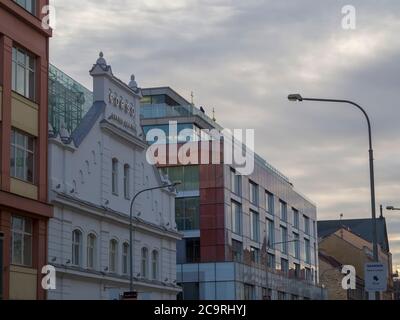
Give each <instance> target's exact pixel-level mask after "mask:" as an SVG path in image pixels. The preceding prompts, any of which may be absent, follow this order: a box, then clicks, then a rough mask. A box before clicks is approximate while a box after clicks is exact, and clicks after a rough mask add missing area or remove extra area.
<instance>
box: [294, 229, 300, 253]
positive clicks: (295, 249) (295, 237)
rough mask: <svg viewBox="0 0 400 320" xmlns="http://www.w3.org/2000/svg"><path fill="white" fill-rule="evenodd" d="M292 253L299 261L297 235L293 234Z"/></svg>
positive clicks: (298, 239) (298, 240)
mask: <svg viewBox="0 0 400 320" xmlns="http://www.w3.org/2000/svg"><path fill="white" fill-rule="evenodd" d="M293 240H294V241H293V253H294V257H295V258H296V259H300V238H299V235H298V234H297V233H293Z"/></svg>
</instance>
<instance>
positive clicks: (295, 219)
mask: <svg viewBox="0 0 400 320" xmlns="http://www.w3.org/2000/svg"><path fill="white" fill-rule="evenodd" d="M299 226H300V215H299V211H298V210H296V209H295V208H293V227H295V228H296V229H299Z"/></svg>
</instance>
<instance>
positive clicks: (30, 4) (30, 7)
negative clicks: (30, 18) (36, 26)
mask: <svg viewBox="0 0 400 320" xmlns="http://www.w3.org/2000/svg"><path fill="white" fill-rule="evenodd" d="M14 1H15V2H16V3H18V4H19V5H20V6H21V7H23V8H24V9H25V10H27V11H29V12H30V13H32V14H33V15H36V0H14Z"/></svg>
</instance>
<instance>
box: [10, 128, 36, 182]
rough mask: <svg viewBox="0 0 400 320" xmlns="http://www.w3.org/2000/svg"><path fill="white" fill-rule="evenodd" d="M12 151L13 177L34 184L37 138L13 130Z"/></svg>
mask: <svg viewBox="0 0 400 320" xmlns="http://www.w3.org/2000/svg"><path fill="white" fill-rule="evenodd" d="M10 151H11V158H10V170H11V172H10V174H11V176H12V177H14V178H17V179H20V180H24V181H26V182H29V183H34V179H35V177H34V168H35V138H33V137H31V136H29V135H27V134H24V133H22V132H20V131H18V130H15V129H12V130H11V150H10Z"/></svg>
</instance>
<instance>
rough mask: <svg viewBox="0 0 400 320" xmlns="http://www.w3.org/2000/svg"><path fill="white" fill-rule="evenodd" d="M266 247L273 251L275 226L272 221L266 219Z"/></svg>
mask: <svg viewBox="0 0 400 320" xmlns="http://www.w3.org/2000/svg"><path fill="white" fill-rule="evenodd" d="M267 247H268V249H273V248H274V247H275V226H274V221H272V220H269V219H267Z"/></svg>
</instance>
